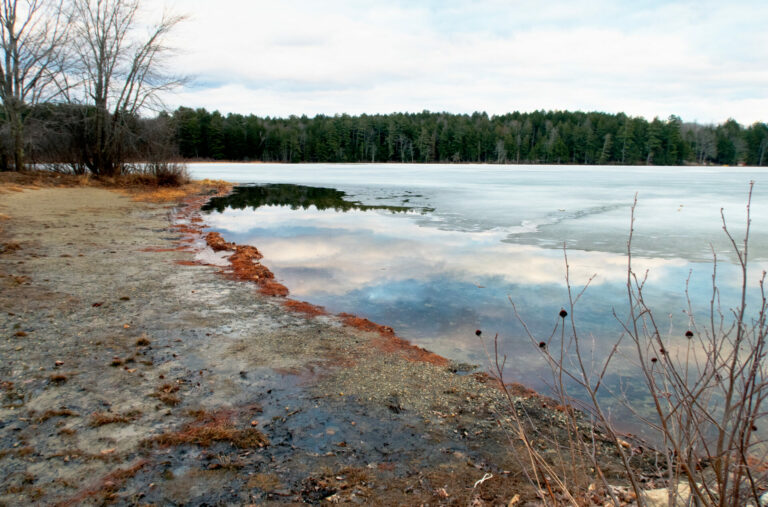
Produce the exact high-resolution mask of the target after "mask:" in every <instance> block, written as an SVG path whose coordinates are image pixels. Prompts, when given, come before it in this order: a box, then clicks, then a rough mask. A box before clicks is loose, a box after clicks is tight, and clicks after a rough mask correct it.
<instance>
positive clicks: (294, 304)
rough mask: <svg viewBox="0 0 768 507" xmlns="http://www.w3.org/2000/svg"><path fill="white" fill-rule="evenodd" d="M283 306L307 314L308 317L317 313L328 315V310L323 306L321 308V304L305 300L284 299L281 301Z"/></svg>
mask: <svg viewBox="0 0 768 507" xmlns="http://www.w3.org/2000/svg"><path fill="white" fill-rule="evenodd" d="M283 306H285V307H286V308H288V309H289V310H293V311H294V312H298V313H303V314H305V315H309V316H310V317H316V316H318V315H328V312H327V311H325V308H323V307H322V306H317V305H313V304H312V303H307V302H306V301H296V300H294V299H286V300H285V301H283Z"/></svg>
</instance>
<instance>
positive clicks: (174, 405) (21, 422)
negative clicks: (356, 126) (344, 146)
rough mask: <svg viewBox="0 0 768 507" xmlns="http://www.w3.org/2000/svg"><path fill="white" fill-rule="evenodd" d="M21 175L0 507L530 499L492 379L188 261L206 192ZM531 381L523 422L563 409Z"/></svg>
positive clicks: (6, 291)
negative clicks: (171, 198) (33, 182)
mask: <svg viewBox="0 0 768 507" xmlns="http://www.w3.org/2000/svg"><path fill="white" fill-rule="evenodd" d="M13 190H14V189H12V188H8V186H7V185H6V186H5V188H4V187H3V186H0V192H2V193H0V213H1V214H2V221H0V227H2V232H0V244H1V245H2V249H0V252H1V253H0V353H1V354H2V357H3V358H4V361H3V362H2V364H0V387H2V392H0V396H1V397H2V405H1V408H0V470H2V472H3V473H2V475H1V476H0V505H17V504H21V503H43V504H60V505H74V504H80V503H84V502H85V503H95V504H102V503H117V504H194V505H196V504H261V503H272V502H275V503H297V502H305V503H306V502H308V503H320V502H329V501H330V502H345V501H350V502H356V503H367V504H368V503H373V504H386V505H413V504H432V505H435V504H464V505H467V504H470V503H472V502H474V505H485V504H488V505H497V504H504V505H507V504H508V503H509V502H510V500H511V499H514V498H517V499H518V501H519V502H521V504H524V503H525V502H526V501H535V500H536V491H534V489H533V488H532V486H531V485H530V484H529V482H528V481H527V479H526V478H525V476H524V474H523V472H522V469H521V466H520V461H519V459H520V458H519V457H518V456H517V452H518V450H517V448H516V446H517V443H516V442H515V441H514V439H511V438H510V434H509V433H508V428H507V427H506V425H505V423H504V421H505V420H506V417H507V416H506V415H505V414H507V413H508V412H509V410H511V407H510V404H509V402H508V401H507V400H506V399H505V398H504V396H503V393H502V392H501V390H499V389H498V387H497V386H494V385H493V381H491V380H490V379H489V377H488V376H486V375H482V374H480V375H472V374H462V372H460V371H458V372H457V370H460V368H456V367H455V365H453V366H452V365H451V364H449V362H448V361H447V360H445V359H443V358H439V356H435V355H434V354H431V353H429V352H427V351H423V349H419V348H418V347H414V346H412V345H410V344H408V343H407V342H404V341H402V340H399V339H398V338H396V337H395V336H394V334H393V333H392V332H391V330H388V328H385V327H383V326H378V325H376V324H373V323H368V321H365V322H363V321H362V319H358V320H355V319H357V318H356V317H354V316H345V315H343V314H342V315H341V316H334V315H328V314H326V313H325V312H324V311H322V309H319V308H317V307H312V306H311V305H308V304H306V303H302V302H296V301H292V300H290V299H287V298H285V297H281V295H280V294H275V293H274V291H263V290H259V288H264V284H263V283H260V282H259V281H258V280H260V279H261V278H259V279H253V276H259V277H262V278H263V277H264V276H265V273H264V272H263V271H260V272H258V273H257V272H251V273H250V274H248V273H245V272H243V271H242V269H241V270H240V272H239V273H238V268H237V267H236V266H234V267H233V266H232V265H230V264H226V265H224V266H221V265H218V266H217V265H210V264H206V263H205V262H201V261H200V260H199V259H200V256H197V259H196V252H200V251H202V250H203V249H207V248H210V247H211V245H212V244H214V243H215V241H216V240H215V237H211V236H209V241H208V242H207V243H206V241H205V236H204V235H203V233H204V231H203V227H202V226H203V224H202V221H201V219H200V218H199V215H197V209H199V206H200V205H201V204H202V203H203V202H204V201H205V199H206V197H205V196H196V197H193V198H191V199H189V200H188V201H187V202H186V203H185V204H183V205H181V206H179V205H171V204H167V203H160V204H158V203H146V202H136V201H133V200H131V199H130V198H128V197H126V196H121V195H118V194H117V193H115V192H112V191H108V190H104V189H99V188H88V187H84V188H40V189H21V188H18V189H16V190H18V191H13ZM210 192H215V189H210V190H209V191H208V192H207V193H208V194H209V193H210ZM219 246H222V245H219ZM214 249H215V247H214ZM241 250H242V248H241ZM254 250H255V249H254ZM221 252H223V254H224V255H227V256H230V255H231V253H232V252H234V253H237V252H238V247H237V246H236V245H225V246H222V249H221ZM241 253H243V252H242V251H241ZM256 257H257V256H256V255H255V254H254V252H250V253H245V258H243V259H242V262H241V265H243V266H254V265H255V264H254V262H253V261H254V260H256ZM230 261H231V259H230ZM233 264H236V262H235V263H233ZM249 269H250V268H249ZM257 269H260V268H257ZM223 275H224V276H223ZM248 276H250V277H251V279H252V281H256V282H257V283H256V285H254V284H253V283H249V282H244V281H243V280H244V279H246V278H247V277H248ZM267 279H268V280H269V277H268V276H267ZM270 283H271V282H270ZM275 283H276V282H275ZM272 289H275V287H274V286H273V287H272ZM286 292H287V291H286ZM284 295H285V294H282V296H284ZM438 358H439V359H438ZM521 394H522V391H521ZM530 394H531V393H528V396H523V397H520V398H515V403H516V404H518V405H519V407H525V408H526V411H527V414H528V416H529V417H533V418H535V422H534V424H542V425H549V426H552V425H557V424H560V422H559V421H560V420H561V416H560V415H559V414H558V412H557V411H556V410H551V409H549V408H547V407H546V401H545V400H543V399H541V398H538V397H536V396H535V395H534V396H531V395H530ZM519 407H518V408H519ZM606 469H607V470H609V471H610V470H611V466H610V463H608V464H607V467H606ZM615 473H616V477H617V478H618V477H619V471H618V470H615ZM489 476H490V477H489ZM484 477H485V478H486V479H485V480H484V481H481V482H478V481H480V480H481V479H482V478H484ZM516 495H517V496H516ZM516 502H517V501H516Z"/></svg>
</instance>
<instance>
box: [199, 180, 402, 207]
mask: <svg viewBox="0 0 768 507" xmlns="http://www.w3.org/2000/svg"><path fill="white" fill-rule="evenodd" d="M345 195H346V194H345V193H344V192H342V191H341V190H336V189H334V188H322V187H306V186H304V185H291V184H288V183H279V184H269V185H258V186H248V187H236V188H235V189H234V191H233V192H232V193H231V194H230V195H228V196H226V197H214V198H213V199H211V200H210V201H209V202H208V204H206V205H205V206H203V208H202V209H203V211H213V210H215V211H218V212H219V213H221V212H223V211H224V210H225V209H226V208H227V207H229V208H233V209H245V208H253V209H257V208H259V207H261V206H290V207H291V209H299V208H303V209H308V208H309V207H310V206H314V207H316V208H317V209H319V210H325V209H333V210H336V211H350V210H362V211H368V210H377V209H380V210H389V211H391V212H392V213H405V212H407V211H411V210H413V208H409V207H406V206H381V205H379V206H368V205H365V204H361V203H359V202H351V201H345V200H344V196H345Z"/></svg>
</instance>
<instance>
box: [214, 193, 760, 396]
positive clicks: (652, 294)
mask: <svg viewBox="0 0 768 507" xmlns="http://www.w3.org/2000/svg"><path fill="white" fill-rule="evenodd" d="M254 189H260V190H255V191H254ZM246 190H249V191H251V193H252V195H256V196H263V195H265V192H264V190H263V187H252V188H249V189H246ZM321 190H323V193H322V194H320V195H325V196H329V195H332V196H335V197H334V199H332V200H331V199H325V198H318V199H316V202H317V204H307V203H308V202H309V201H310V200H311V199H310V198H308V197H307V196H312V195H316V194H314V193H313V190H312V189H311V188H310V187H297V188H293V189H290V191H289V192H284V191H283V190H282V189H281V190H280V191H279V192H277V193H274V192H272V191H271V190H269V191H268V192H266V194H267V195H268V196H270V197H269V198H266V199H262V202H263V204H255V205H254V204H253V203H254V201H250V203H251V204H244V203H245V202H246V201H245V200H244V199H242V198H241V197H237V199H236V200H235V201H233V202H234V205H233V206H228V204H227V202H226V201H218V202H217V204H216V206H215V209H220V210H221V211H220V212H216V213H212V214H211V215H209V217H208V218H207V221H208V223H209V224H211V226H212V227H213V228H214V229H216V230H218V231H220V232H222V233H223V234H224V236H225V237H226V238H227V240H231V241H236V242H237V243H243V244H245V243H247V244H253V245H256V246H258V248H259V249H260V250H261V251H262V253H263V254H264V256H265V258H264V261H263V262H265V263H266V264H267V265H268V266H269V267H270V268H271V269H272V270H273V271H274V272H275V274H276V275H277V277H278V278H279V279H280V281H281V282H282V283H284V284H285V285H287V286H288V287H289V288H290V290H291V294H292V296H293V297H296V298H298V299H302V300H307V301H310V302H312V303H315V304H319V305H321V306H325V307H326V308H327V309H328V310H329V311H331V312H352V313H357V314H359V315H362V316H364V317H366V318H369V319H371V320H374V321H376V322H380V323H383V324H386V325H390V326H392V327H394V328H395V330H396V332H397V333H398V334H399V335H401V336H403V337H405V338H408V339H410V340H412V341H414V342H416V343H417V344H419V345H421V346H424V347H427V348H429V349H430V350H433V351H435V352H437V353H439V354H442V355H445V356H447V357H450V358H452V359H457V360H460V361H465V362H471V363H475V364H481V365H485V364H486V360H487V358H486V356H485V353H484V350H483V347H482V344H481V343H480V342H479V341H478V339H477V338H476V337H475V334H474V331H475V330H476V329H482V330H484V331H485V334H486V335H490V336H493V334H495V333H499V336H500V339H501V345H502V350H504V351H505V352H506V353H507V354H509V355H510V357H513V359H512V360H510V361H509V362H508V374H509V375H510V378H514V379H515V380H518V381H523V382H524V383H526V384H528V385H532V386H534V387H537V388H543V387H544V384H545V381H546V376H545V375H543V367H544V363H543V362H542V361H541V360H540V357H539V353H538V351H537V350H536V348H535V347H532V346H531V343H530V340H529V339H528V338H527V336H526V334H525V333H524V330H523V329H522V327H521V325H520V323H519V322H518V320H517V319H516V318H515V316H514V314H513V311H512V307H511V304H510V301H509V299H512V300H514V301H515V303H516V304H517V307H518V309H519V311H520V313H521V315H522V316H523V317H524V318H525V320H526V323H527V325H528V326H529V328H530V329H531V330H532V331H533V332H534V333H535V334H536V335H537V336H543V337H546V336H549V334H550V332H551V330H552V328H553V325H554V324H555V323H556V322H557V320H558V316H557V313H558V312H559V310H560V308H561V307H563V306H567V293H566V290H565V283H564V273H565V263H564V259H563V251H562V248H543V247H541V246H534V245H525V244H514V243H508V242H505V241H504V239H505V238H506V237H507V236H508V231H507V230H505V229H504V228H496V229H491V230H485V231H478V232H467V231H462V230H442V229H437V228H432V227H423V226H422V225H421V224H420V215H419V214H418V213H415V212H414V211H412V210H403V211H402V212H401V213H398V214H392V213H391V211H392V210H391V209H390V207H389V206H385V207H383V209H382V207H377V206H361V205H359V204H357V205H354V206H350V205H339V204H338V200H337V198H343V194H341V195H339V194H334V193H332V192H327V191H328V190H329V189H321ZM244 193H245V190H243V189H240V190H239V191H238V192H237V193H236V194H235V195H236V196H242V195H244ZM275 195H280V196H286V195H297V196H299V197H300V200H299V201H296V202H291V201H289V202H286V201H285V200H281V199H276V198H272V197H271V196H275ZM275 202H279V203H280V204H281V205H275V204H274V203H275ZM297 202H298V203H299V204H297ZM305 204H306V207H305ZM259 206H260V207H259ZM340 211H344V212H340ZM568 256H569V262H570V266H571V280H572V282H573V284H574V286H576V287H579V286H580V285H582V284H584V283H586V281H587V280H588V279H589V277H590V276H592V275H596V277H595V278H594V280H593V281H592V283H591V287H590V289H589V290H588V291H587V292H586V293H585V295H584V296H583V297H582V299H581V300H580V302H579V306H578V308H577V312H578V314H577V317H578V322H579V323H580V326H581V327H582V328H581V332H582V335H583V336H584V337H585V339H586V340H590V341H594V344H595V355H594V360H595V361H596V362H599V361H600V360H601V358H602V357H603V356H602V355H603V354H605V353H607V352H608V350H610V345H611V344H612V343H613V341H614V340H616V339H617V338H618V337H619V336H620V334H621V326H620V323H619V322H618V321H617V319H616V317H615V316H614V314H613V311H614V309H615V310H616V313H617V315H618V316H619V318H623V316H624V314H625V313H626V311H625V309H624V307H625V306H626V305H625V300H626V288H625V283H626V268H627V266H626V262H627V260H626V257H625V256H624V255H620V254H616V253H611V252H603V251H584V250H577V249H574V250H569V253H568ZM634 267H635V270H636V271H637V272H639V273H643V272H645V271H646V270H647V271H648V281H647V292H646V296H647V297H648V299H649V300H650V301H653V307H654V309H656V310H657V311H658V316H659V318H660V319H661V320H664V316H668V319H667V320H668V324H666V326H667V328H668V329H669V333H670V336H671V337H672V338H671V340H672V341H671V342H670V344H669V349H670V350H675V349H676V343H677V342H678V341H679V340H681V339H682V334H683V332H684V331H685V330H686V329H687V326H688V321H687V319H686V318H685V316H684V315H683V314H682V310H683V309H684V308H685V307H686V302H685V298H684V289H685V284H686V279H687V278H688V277H689V272H690V271H691V270H693V273H692V274H691V276H690V282H689V283H690V288H691V294H692V295H693V298H694V300H695V301H694V303H700V304H699V305H698V306H700V307H702V308H706V307H707V304H708V300H709V286H710V284H711V265H710V264H707V263H692V262H689V261H686V260H683V259H679V258H656V257H637V258H635V259H634ZM762 267H763V266H755V267H754V268H755V269H761V268H762ZM719 269H720V274H721V279H722V282H723V283H722V287H721V290H722V293H721V297H722V299H723V301H724V302H725V304H726V305H727V301H728V298H729V297H734V296H736V295H737V294H738V286H737V280H738V276H737V272H736V270H735V269H734V268H733V266H730V265H728V264H724V265H722V266H720V268H719ZM680 343H681V344H682V343H683V342H680ZM632 355H633V354H632V351H631V350H628V351H627V352H626V354H625V355H623V356H622V355H620V356H619V358H618V360H617V366H618V367H619V371H617V372H616V375H615V381H616V382H617V385H618V382H619V379H620V378H621V376H632V375H633V374H634V373H633V367H632V366H631V361H632V360H631V357H632ZM619 374H620V375H619Z"/></svg>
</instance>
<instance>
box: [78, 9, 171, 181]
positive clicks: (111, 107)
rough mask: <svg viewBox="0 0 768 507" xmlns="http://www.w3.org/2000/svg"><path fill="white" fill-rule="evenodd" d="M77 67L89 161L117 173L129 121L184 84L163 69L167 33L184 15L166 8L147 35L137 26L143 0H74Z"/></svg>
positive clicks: (107, 172) (101, 170) (106, 172)
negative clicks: (86, 122) (91, 138)
mask: <svg viewBox="0 0 768 507" xmlns="http://www.w3.org/2000/svg"><path fill="white" fill-rule="evenodd" d="M72 2H73V6H74V13H75V16H76V18H77V22H76V24H75V30H74V39H75V45H74V46H75V55H76V56H75V58H76V60H77V63H76V67H77V68H78V70H79V73H80V74H81V75H82V76H83V81H82V82H81V83H80V84H79V86H78V90H80V96H79V97H78V98H79V99H80V100H82V101H84V102H85V103H86V104H88V105H90V106H93V109H90V108H89V109H86V111H88V114H89V121H91V122H92V123H93V124H92V129H93V132H94V141H93V143H92V146H90V147H89V148H88V149H87V153H86V157H85V158H86V165H87V166H88V168H89V169H90V170H91V172H93V173H95V174H102V175H108V176H109V175H115V174H119V173H120V172H121V171H122V169H123V164H124V162H125V158H124V153H123V145H124V142H125V137H126V135H128V128H127V126H128V124H129V122H131V121H133V120H135V118H136V116H137V115H138V114H139V113H140V112H141V111H142V110H144V109H146V108H151V107H153V106H159V97H158V95H159V93H160V92H162V91H164V90H168V89H170V88H173V87H175V86H177V85H179V84H181V80H180V79H179V78H176V77H174V76H170V75H168V74H166V73H165V72H164V68H163V64H164V57H165V56H167V55H168V54H169V48H168V46H166V45H165V39H166V38H167V36H168V33H169V32H170V31H171V30H172V29H173V27H174V26H176V24H178V23H179V22H180V21H181V20H182V19H183V17H181V16H169V15H167V14H164V15H163V17H162V18H161V19H160V21H159V22H158V23H157V24H156V25H154V26H151V27H150V29H149V31H148V32H147V34H146V35H145V36H144V37H141V36H140V35H139V34H138V33H137V32H138V31H139V28H140V26H142V24H141V23H140V21H139V9H140V2H139V0H72Z"/></svg>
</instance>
